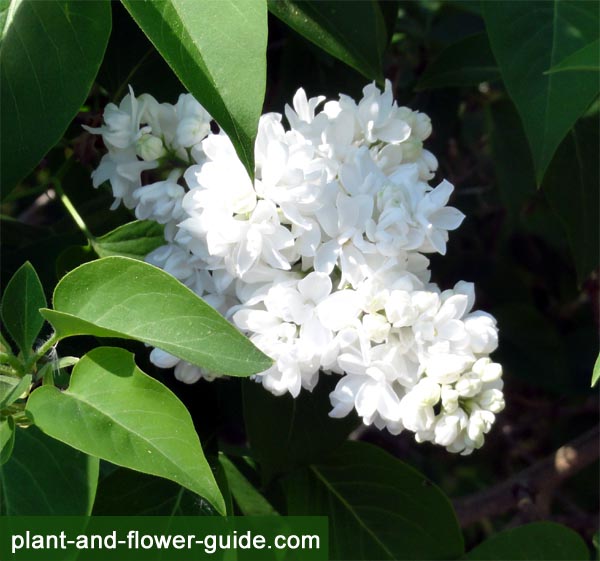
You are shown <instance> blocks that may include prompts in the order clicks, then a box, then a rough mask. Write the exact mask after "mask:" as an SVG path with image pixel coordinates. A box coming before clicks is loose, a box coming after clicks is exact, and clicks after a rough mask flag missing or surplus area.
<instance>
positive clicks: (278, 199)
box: [88, 82, 504, 454]
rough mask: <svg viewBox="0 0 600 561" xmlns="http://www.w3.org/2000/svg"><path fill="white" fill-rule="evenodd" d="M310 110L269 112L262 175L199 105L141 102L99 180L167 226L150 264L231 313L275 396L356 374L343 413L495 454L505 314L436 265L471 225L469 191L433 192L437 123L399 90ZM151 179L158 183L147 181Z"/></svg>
mask: <svg viewBox="0 0 600 561" xmlns="http://www.w3.org/2000/svg"><path fill="white" fill-rule="evenodd" d="M324 102H325V99H324V98H323V97H315V98H310V99H308V98H307V96H306V94H305V92H304V90H302V89H300V90H298V92H297V93H296V95H295V96H294V99H293V107H290V106H286V108H285V117H286V120H287V124H288V125H287V126H285V125H284V119H283V116H282V115H281V114H279V113H267V114H265V115H263V116H262V117H261V119H260V124H259V130H258V137H257V140H256V145H255V159H256V178H255V180H254V181H252V180H251V179H250V178H249V176H248V174H247V173H246V170H245V168H244V166H243V165H242V163H241V161H240V160H239V158H238V156H237V155H236V152H235V149H234V147H233V145H232V143H231V141H230V140H229V138H228V137H227V136H226V135H225V134H224V133H223V132H220V133H214V132H211V117H210V115H209V114H208V113H207V112H206V111H205V110H204V109H203V107H202V106H201V105H200V104H199V103H198V102H197V101H196V100H195V99H194V98H193V97H192V96H191V95H189V94H186V95H181V96H180V98H179V101H178V102H177V103H176V104H175V105H170V104H167V103H162V104H161V103H158V102H157V101H156V100H155V99H154V98H153V97H152V96H150V95H147V94H144V95H141V96H139V97H137V98H136V97H135V96H134V94H133V92H130V94H129V95H127V96H126V97H125V98H124V99H123V101H122V102H121V104H120V105H119V106H118V107H117V106H116V105H114V104H109V105H108V106H107V107H106V110H105V112H104V124H103V126H101V127H99V128H94V129H92V128H88V130H89V131H90V132H92V133H96V134H100V135H102V138H103V140H104V144H105V145H106V147H107V149H108V153H107V154H106V155H104V157H103V158H102V161H101V163H100V165H99V167H98V169H96V170H95V172H94V173H93V183H94V186H98V185H100V184H101V183H103V182H105V181H109V182H110V185H111V187H112V190H113V193H114V196H115V198H116V201H115V204H116V205H118V204H119V203H120V202H122V203H123V204H125V205H126V206H127V207H129V208H131V209H135V214H136V216H137V217H138V218H139V219H149V220H154V221H157V222H159V223H161V224H164V225H165V239H166V244H165V245H164V246H162V247H160V248H159V249H157V250H155V251H153V252H152V253H150V254H149V255H148V256H147V261H148V262H149V263H152V264H154V265H156V266H158V267H161V268H163V269H164V270H166V271H168V272H169V273H171V274H172V275H174V276H175V277H176V278H178V279H179V280H180V281H181V282H183V283H184V284H186V285H187V286H188V287H189V288H191V289H192V290H193V291H194V292H195V293H196V294H198V295H199V296H201V297H202V298H204V299H205V300H206V301H207V302H208V303H209V304H211V305H212V306H213V307H215V308H216V309H218V310H219V311H220V312H221V313H222V314H223V315H224V316H225V317H227V318H229V319H230V320H231V321H232V322H233V323H234V324H235V325H236V326H237V327H238V328H239V329H241V330H243V331H244V332H245V333H247V334H248V335H249V337H250V339H251V340H252V341H253V342H254V343H255V344H256V345H257V346H258V347H259V348H260V349H261V350H263V351H264V352H265V353H266V354H267V355H269V356H270V357H271V358H273V359H274V365H273V366H272V368H270V369H269V370H267V371H266V372H263V373H261V374H258V375H257V376H256V377H255V379H256V380H257V381H258V382H261V383H262V384H263V386H264V387H265V388H267V389H268V390H269V391H271V392H272V393H274V394H276V395H282V394H284V393H286V392H289V393H290V394H292V395H293V396H294V397H295V396H297V395H298V394H299V393H300V391H301V388H306V389H308V390H309V391H310V390H312V389H313V388H314V387H315V385H316V384H317V381H318V378H319V373H320V372H321V373H325V374H336V375H340V379H339V382H338V384H337V386H336V388H335V390H334V391H333V392H332V393H331V396H330V399H331V403H332V406H333V410H332V411H331V413H330V415H331V416H332V417H343V416H345V415H347V414H348V413H350V411H352V410H353V409H355V410H356V412H357V413H358V415H359V416H360V417H362V419H363V421H364V423H365V424H367V425H370V424H374V425H375V426H377V427H379V428H384V427H385V428H387V429H388V430H389V431H390V432H392V433H394V434H397V433H400V432H401V431H402V430H405V429H407V430H410V431H413V432H414V433H415V437H416V439H417V441H419V442H422V441H430V442H434V443H436V444H439V445H442V446H445V447H446V448H447V449H448V450H449V451H451V452H460V453H462V454H469V453H470V452H472V451H473V449H475V448H479V447H480V446H481V445H482V444H483V440H484V435H485V434H486V433H487V432H488V431H489V430H490V428H491V426H492V424H493V422H494V420H495V415H496V413H498V412H499V411H501V410H502V409H503V407H504V399H503V394H502V379H501V376H502V368H501V366H500V365H499V364H496V363H494V362H492V361H491V360H490V358H489V354H490V353H491V352H492V351H494V349H495V348H496V346H497V343H498V333H497V328H496V321H495V319H494V318H493V317H492V316H490V315H489V314H487V313H485V312H481V311H472V308H473V304H474V288H473V285H472V284H470V283H466V282H459V283H458V284H456V286H454V288H453V289H450V290H444V291H442V290H441V289H440V288H438V286H437V285H435V284H434V283H431V282H430V271H429V268H428V267H429V261H428V259H427V258H426V257H425V255H424V254H427V253H432V252H438V253H441V254H444V253H445V251H446V242H447V241H448V232H449V231H451V230H454V229H456V228H457V227H458V226H459V225H460V223H461V222H462V220H463V218H464V216H463V214H462V213H461V212H459V211H458V210H457V209H455V208H452V207H449V206H447V203H448V199H449V197H450V195H451V193H452V191H453V186H452V185H451V184H450V183H448V182H447V181H442V182H441V183H440V184H439V185H438V186H437V187H432V186H430V185H429V184H428V181H429V180H431V179H432V178H433V177H434V172H435V170H436V168H437V161H436V159H435V157H434V156H433V154H431V153H430V152H428V151H427V150H426V149H424V148H423V141H424V140H425V139H426V138H427V137H428V136H429V135H430V133H431V123H430V120H429V118H428V117H427V116H426V115H424V114H423V113H419V112H416V111H412V110H411V109H408V108H406V107H399V106H398V105H397V104H396V103H395V101H394V100H393V96H392V91H391V85H390V83H389V82H387V83H386V86H385V91H383V92H381V91H380V90H379V89H378V88H377V87H376V86H375V85H368V86H367V87H365V88H364V90H363V97H362V99H360V100H359V101H358V102H356V101H355V100H353V99H351V98H350V97H348V96H345V95H340V96H339V99H337V100H335V101H327V102H325V103H324ZM143 172H146V173H143ZM151 359H152V360H153V362H154V363H155V364H156V365H158V366H160V367H163V368H170V367H175V376H176V377H177V378H178V379H179V380H182V381H184V382H188V383H192V382H195V381H197V380H198V379H199V378H208V379H210V378H211V376H210V373H207V372H204V371H202V370H201V369H200V368H198V367H196V366H193V365H190V364H187V363H185V362H183V361H180V360H179V359H177V358H176V357H173V356H171V355H168V354H167V353H165V352H163V351H161V350H159V349H154V350H153V351H152V354H151Z"/></svg>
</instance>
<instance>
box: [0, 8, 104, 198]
mask: <svg viewBox="0 0 600 561" xmlns="http://www.w3.org/2000/svg"><path fill="white" fill-rule="evenodd" d="M110 25H111V20H110V2H104V1H90V2H78V1H73V0H61V1H58V0H46V1H45V2H22V1H18V0H13V1H12V2H11V3H10V7H9V9H8V12H7V16H6V19H5V21H4V25H3V28H2V39H1V41H2V42H1V44H0V67H1V69H2V70H1V72H0V99H2V104H1V105H0V107H1V109H0V119H1V122H2V134H1V135H0V145H1V150H0V152H1V159H2V172H1V177H0V183H1V185H2V189H3V195H6V194H8V192H9V191H10V189H11V188H12V187H13V186H14V185H15V184H16V183H17V182H18V181H19V180H20V179H22V178H23V177H24V176H25V175H26V174H27V173H28V172H29V171H30V170H31V169H32V168H33V167H34V166H35V165H36V164H37V163H38V162H39V161H40V159H41V158H42V157H43V156H44V154H45V153H46V152H47V151H48V150H49V149H50V148H52V146H54V145H55V144H56V143H57V142H58V141H59V139H60V138H61V136H62V135H63V134H64V132H65V130H66V128H67V126H68V125H69V123H70V122H71V121H72V120H73V118H74V117H75V115H76V114H77V112H78V111H79V108H80V107H81V105H82V103H83V102H84V101H85V99H86V97H87V95H88V92H89V90H90V87H91V85H92V83H93V81H94V78H95V76H96V72H97V71H98V68H99V66H100V63H101V62H102V57H103V55H104V49H105V48H106V43H107V41H108V36H109V34H110Z"/></svg>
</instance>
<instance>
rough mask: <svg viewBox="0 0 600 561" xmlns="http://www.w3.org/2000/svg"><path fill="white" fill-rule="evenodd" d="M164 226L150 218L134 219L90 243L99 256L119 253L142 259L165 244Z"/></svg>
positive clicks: (123, 255)
mask: <svg viewBox="0 0 600 561" xmlns="http://www.w3.org/2000/svg"><path fill="white" fill-rule="evenodd" d="M163 232H164V226H162V225H161V224H158V223H157V222H152V221H151V220H136V221H135V222H130V223H129V224H123V226H119V227H118V228H117V229H116V230H113V231H112V232H109V233H108V234H104V235H103V236H100V237H99V238H96V239H95V240H94V241H93V242H92V245H93V247H94V250H95V251H96V253H97V254H98V255H99V256H100V257H110V256H111V255H121V256H122V257H131V258H132V259H142V260H143V259H144V257H146V255H148V253H150V252H151V251H154V250H155V249H156V248H158V247H160V246H161V245H164V244H165V237H164V233H163Z"/></svg>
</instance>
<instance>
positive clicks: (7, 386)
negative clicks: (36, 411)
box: [0, 374, 31, 410]
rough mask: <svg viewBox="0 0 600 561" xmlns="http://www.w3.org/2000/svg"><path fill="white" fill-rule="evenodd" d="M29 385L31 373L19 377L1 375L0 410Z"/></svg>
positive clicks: (21, 393)
mask: <svg viewBox="0 0 600 561" xmlns="http://www.w3.org/2000/svg"><path fill="white" fill-rule="evenodd" d="M30 385H31V374H26V375H25V376H23V377H22V378H20V379H17V378H8V377H7V376H2V380H0V410H1V409H4V408H5V407H8V406H9V405H11V404H12V403H14V402H15V401H16V400H17V399H19V397H20V396H21V395H23V393H24V392H25V391H27V389H28V388H29V386H30Z"/></svg>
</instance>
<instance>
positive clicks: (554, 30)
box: [483, 0, 600, 185]
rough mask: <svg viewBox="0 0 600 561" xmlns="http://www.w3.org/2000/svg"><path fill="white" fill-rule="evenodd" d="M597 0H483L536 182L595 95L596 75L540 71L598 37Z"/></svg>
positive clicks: (489, 28) (490, 34)
mask: <svg viewBox="0 0 600 561" xmlns="http://www.w3.org/2000/svg"><path fill="white" fill-rule="evenodd" d="M599 6H600V4H598V3H597V2H586V1H585V0H574V1H569V2H567V1H565V0H555V1H549V0H541V1H535V0H529V1H522V2H504V1H488V2H483V14H484V19H485V23H486V27H487V31H488V36H489V38H490V44H491V46H492V51H493V53H494V56H495V58H496V60H497V62H498V65H499V66H500V72H501V73H502V78H503V80H504V84H505V85H506V88H507V90H508V93H509V94H510V96H511V98H512V100H513V101H514V103H515V105H516V106H517V109H518V111H519V114H520V115H521V120H522V121H523V125H524V128H525V133H526V135H527V138H528V140H529V146H530V148H531V152H532V155H533V163H534V166H535V170H536V180H537V183H538V185H539V184H541V182H542V178H543V176H544V173H545V171H546V169H547V167H548V165H549V164H550V162H551V160H552V156H553V155H554V152H555V151H556V149H557V148H558V145H559V144H560V142H561V141H562V140H563V138H564V137H565V135H566V134H567V132H568V131H569V130H570V129H571V128H572V127H573V125H574V124H575V121H577V119H578V118H579V117H580V116H581V115H582V114H583V113H584V112H585V110H586V109H587V108H588V106H589V105H590V103H591V102H592V101H593V99H594V98H595V97H596V95H597V94H598V79H597V76H596V75H595V74H592V73H581V74H580V75H578V79H577V80H573V77H572V76H570V75H569V74H565V73H562V72H561V73H556V74H548V75H545V74H544V72H545V71H546V70H548V68H551V67H552V66H553V65H555V64H557V63H558V62H560V61H561V60H563V59H564V58H565V57H567V56H569V55H571V54H572V53H574V52H576V51H578V50H579V49H581V48H582V47H584V46H585V45H587V44H588V43H590V42H591V41H593V40H595V39H597V37H598V26H599V25H600V23H599V17H598V15H599V14H598V11H599V10H598V9H599Z"/></svg>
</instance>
